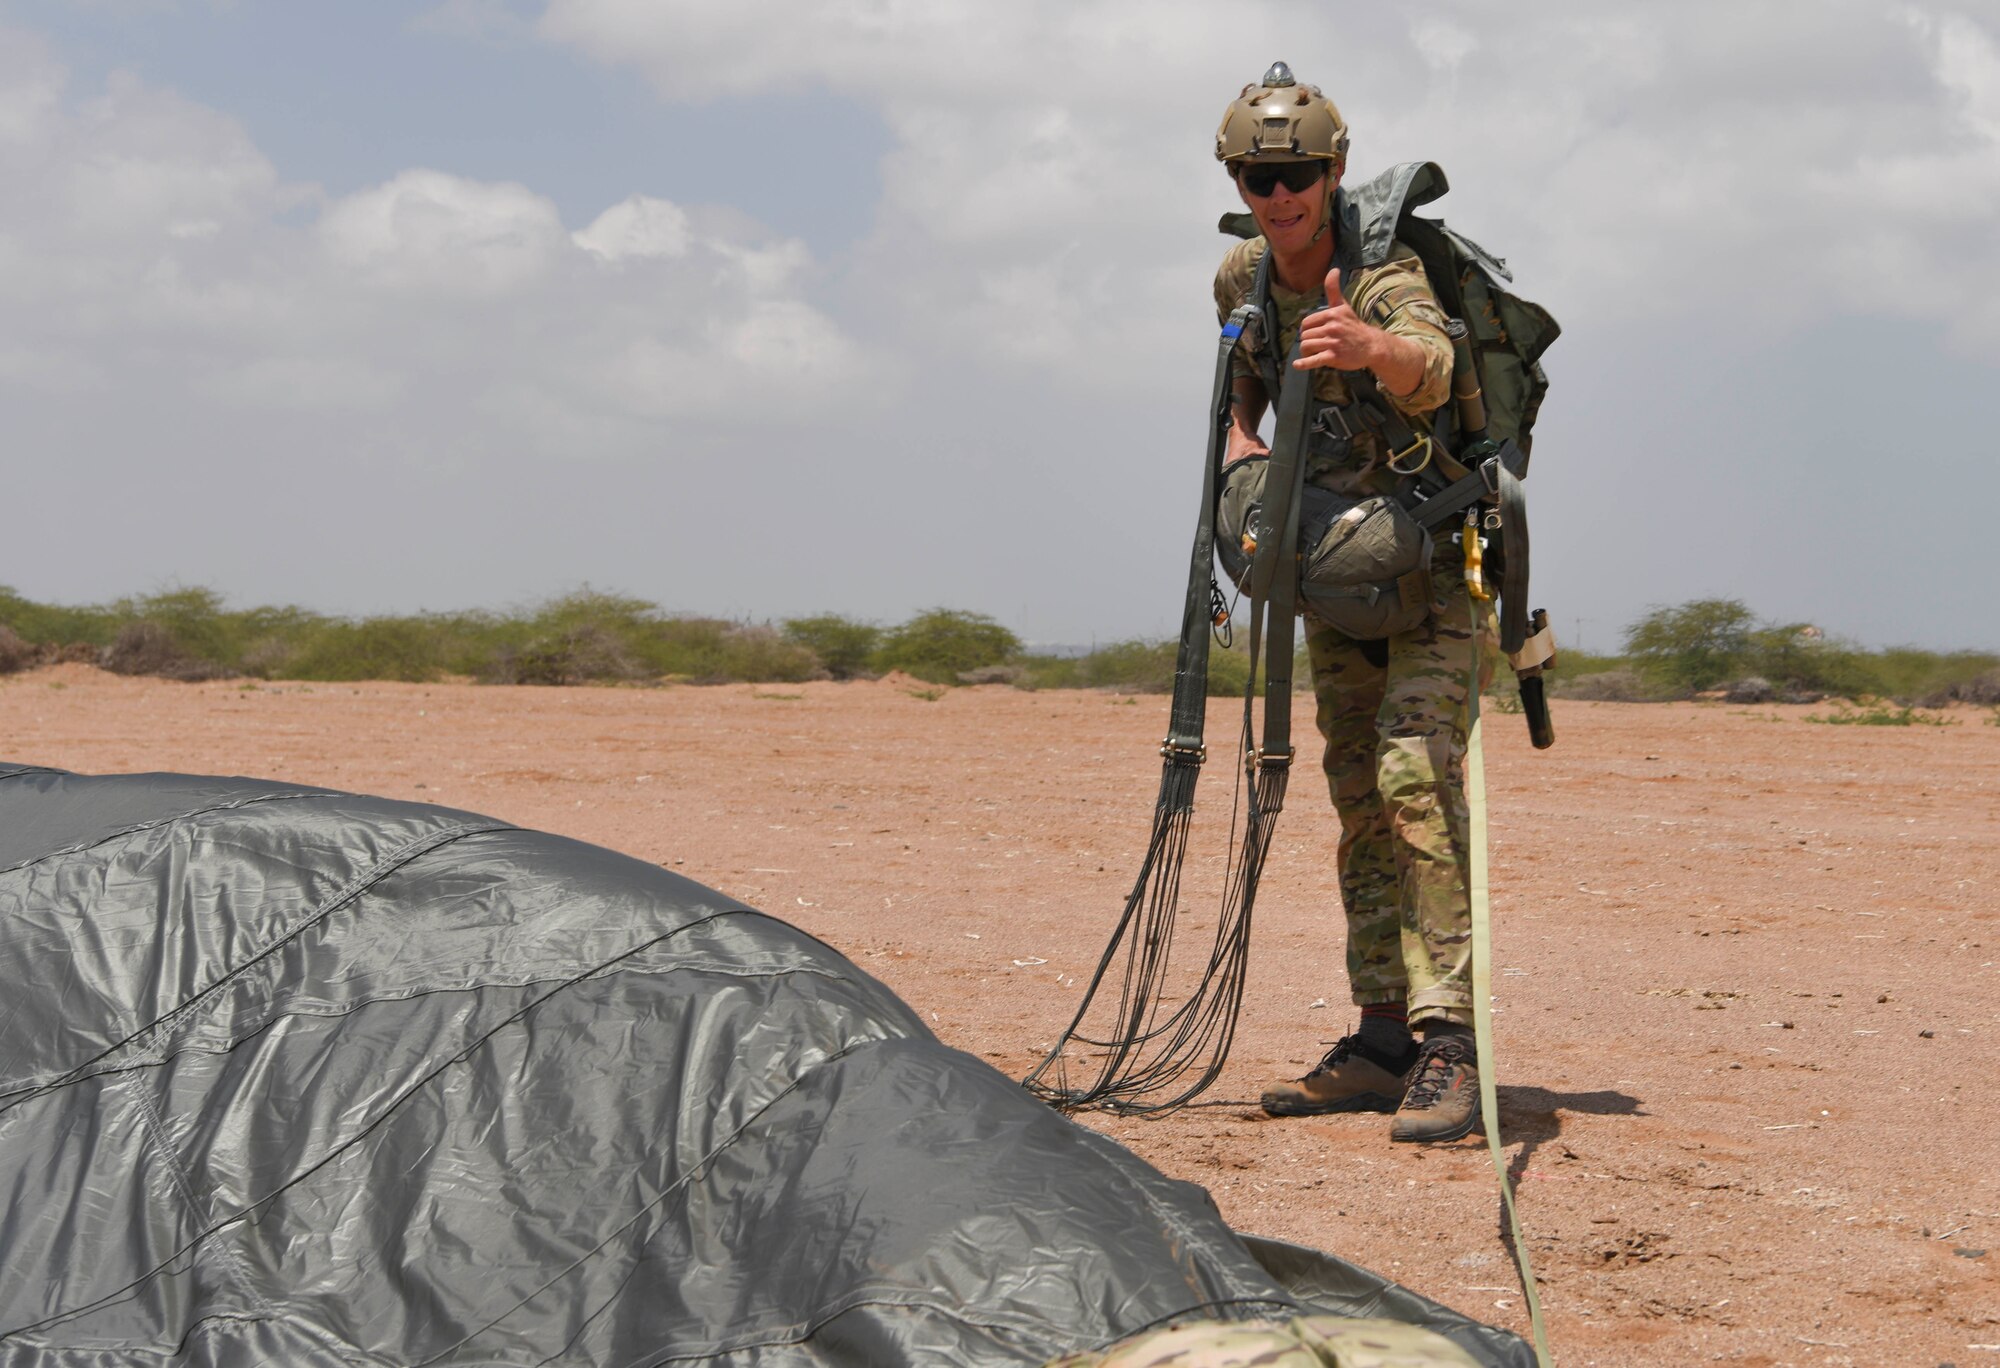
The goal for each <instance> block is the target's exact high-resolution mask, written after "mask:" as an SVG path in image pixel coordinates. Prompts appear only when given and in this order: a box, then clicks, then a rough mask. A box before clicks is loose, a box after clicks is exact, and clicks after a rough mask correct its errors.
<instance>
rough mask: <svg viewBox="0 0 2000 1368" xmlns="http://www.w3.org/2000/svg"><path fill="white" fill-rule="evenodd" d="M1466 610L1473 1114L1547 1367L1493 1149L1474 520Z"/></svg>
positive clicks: (1537, 1311)
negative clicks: (1475, 1071) (1481, 1128)
mask: <svg viewBox="0 0 2000 1368" xmlns="http://www.w3.org/2000/svg"><path fill="white" fill-rule="evenodd" d="M1464 537H1465V588H1466V605H1467V608H1468V609H1469V611H1470V615H1471V623H1470V625H1471V627H1472V669H1471V674H1470V677H1469V678H1468V679H1467V680H1466V699H1467V702H1466V707H1467V720H1466V736H1465V807H1466V812H1467V815H1468V818H1469V821H1468V825H1469V826H1470V828H1471V830H1470V831H1469V832H1468V833H1467V840H1466V845H1467V846H1468V847H1469V851H1468V853H1469V855H1470V859H1469V860H1468V861H1467V863H1468V864H1469V865H1470V866H1471V867H1470V869H1469V870H1468V874H1469V876H1470V877H1469V878H1468V880H1467V882H1468V884H1469V888H1468V889H1467V891H1468V892H1469V893H1470V894H1471V902H1472V1037H1473V1047H1474V1049H1475V1050H1476V1051H1477V1055H1478V1060H1479V1114H1480V1117H1481V1119H1482V1120H1483V1121H1484V1123H1485V1129H1486V1149H1487V1152H1488V1153H1489V1154H1491V1155H1492V1156H1493V1173H1494V1175H1495V1176H1496V1177H1497V1178H1498V1179H1499V1180H1500V1201H1501V1204H1502V1205H1503V1206H1505V1207H1506V1208H1507V1232H1508V1234H1509V1235H1510V1236H1511V1237H1512V1238H1513V1242H1514V1262H1515V1264H1516V1265H1517V1266H1518V1268H1519V1269H1520V1273H1521V1292H1522V1295H1523V1296H1524V1297H1525V1299H1526V1300H1527V1303H1528V1327H1529V1329H1530V1330H1531V1331H1532V1332H1533V1334H1534V1339H1535V1362H1536V1363H1538V1364H1540V1365H1541V1368H1549V1364H1550V1363H1551V1359H1550V1357H1549V1335H1548V1329H1547V1327H1545V1326H1544V1325H1543V1324H1542V1299H1541V1296H1540V1294H1539V1292H1538V1290H1537V1287H1536V1284H1535V1270H1534V1269H1533V1268H1532V1267H1531V1266H1530V1265H1529V1262H1528V1241H1527V1238H1526V1237H1525V1236H1524V1235H1523V1234H1522V1233H1521V1217H1520V1213H1519V1212H1517V1211H1516V1210H1515V1209H1514V1185H1513V1184H1512V1183H1511V1182H1509V1181H1508V1180H1507V1152H1506V1151H1505V1150H1503V1149H1501V1147H1500V1101H1499V1086H1498V1084H1497V1083H1496V1082H1495V1080H1494V1075H1493V906H1492V899H1491V895H1490V892H1489V890H1488V874H1487V852H1486V748H1485V744H1484V742H1483V740H1482V739H1481V735H1480V733H1481V731H1482V727H1481V725H1480V718H1479V605H1480V604H1482V603H1489V602H1491V601H1492V598H1493V594H1492V591H1490V590H1489V589H1488V588H1487V587H1486V584H1485V579H1484V576H1483V574H1482V572H1481V571H1482V565H1481V559H1482V558H1481V555H1480V550H1481V548H1480V544H1479V526H1478V515H1477V511H1476V506H1475V510H1474V512H1472V513H1469V514H1468V515H1467V519H1466V526H1465V533H1464Z"/></svg>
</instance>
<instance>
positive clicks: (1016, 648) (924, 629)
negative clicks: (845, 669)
mask: <svg viewBox="0 0 2000 1368" xmlns="http://www.w3.org/2000/svg"><path fill="white" fill-rule="evenodd" d="M1020 650H1021V639H1020V638H1019V637H1017V636H1015V635H1014V634H1013V633H1012V632H1010V631H1008V630H1007V629H1006V628H1005V627H1002V626H1001V625H1000V624H999V623H997V622H995V621H994V620H993V619H992V618H990V617H987V616H986V615H985V614H984V613H963V612H959V611H957V610H956V609H951V608H932V609H930V610H928V611H926V612H922V613H919V614H917V615H916V616H915V617H913V618H911V619H910V620H909V621H908V622H906V623H904V624H903V625H902V626H900V627H892V628H890V629H889V630H888V631H887V632H886V633H884V634H883V637H882V644H881V645H880V646H879V647H877V648H876V651H875V659H874V664H875V667H876V668H877V669H881V670H901V671H903V672H904V673H905V674H911V675H915V676H916V677H917V678H918V679H922V680H925V681H927V682H929V683H932V684H956V683H957V682H958V677H959V676H960V675H961V674H964V673H966V672H967V671H970V670H977V669H980V668H982V667H984V666H987V665H1002V664H1005V663H1006V662H1007V661H1008V660H1009V659H1010V658H1012V657H1013V656H1015V655H1018V654H1019V653H1020Z"/></svg>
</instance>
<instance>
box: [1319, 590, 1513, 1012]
mask: <svg viewBox="0 0 2000 1368" xmlns="http://www.w3.org/2000/svg"><path fill="white" fill-rule="evenodd" d="M1435 573H1436V576H1437V583H1438V585H1439V593H1438V601H1437V604H1436V611H1434V612H1433V613H1432V614H1431V617H1430V618H1429V620H1427V621H1426V622H1425V623H1424V625H1423V626H1421V627H1418V628H1417V629H1415V630H1414V631H1410V632H1405V633H1403V634H1402V635H1401V636H1395V637H1390V638H1389V639H1388V640H1387V641H1384V642H1374V643H1369V644H1368V646H1365V647H1364V646H1363V645H1362V643H1360V642H1356V641H1352V640H1349V639H1348V638H1346V637H1344V636H1342V635H1340V634H1339V633H1338V632H1335V631H1334V630H1332V629H1331V628H1329V627H1325V626H1323V625H1320V624H1317V623H1315V622H1313V621H1312V620H1311V619H1307V635H1306V651H1307V654H1308V655H1309V656H1310V657H1311V660H1312V674H1313V693H1314V696H1315V697H1316V699H1317V701H1318V722H1319V731H1320V735H1321V736H1323V737H1325V738H1326V753H1325V757H1324V759H1323V761H1322V763H1323V765H1324V767H1325V769H1326V782H1327V787H1328V789H1329V790H1330V791H1331V792H1332V795H1333V806H1334V810H1335V811H1336V812H1338V813H1339V814H1340V900H1341V904H1342V906H1343V907H1344V908H1345V909H1346V912H1347V977H1348V982H1349V985H1350V987H1351V989H1352V991H1353V994H1354V1001H1355V1002H1356V1003H1357V1004H1359V1005H1361V1006H1368V1005H1370V1004H1373V1003H1381V1002H1403V1003H1405V1004H1406V1005H1407V1006H1408V1008H1409V1012H1410V1019H1411V1021H1412V1022H1418V1021H1424V1020H1439V1021H1452V1022H1457V1023H1459V1024H1461V1025H1466V1026H1469V1025H1471V1024H1472V902H1471V895H1470V892H1469V885H1468V876H1469V856H1468V853H1467V840H1468V836H1469V827H1470V821H1469V819H1468V817H1467V814H1466V806H1465V739H1466V731H1467V726H1468V720H1469V712H1468V708H1467V702H1468V700H1467V698H1466V678H1467V675H1468V673H1469V671H1470V669H1471V666H1472V661H1473V656H1474V653H1475V652H1479V653H1480V656H1481V658H1482V668H1481V671H1480V679H1481V683H1482V684H1484V682H1485V681H1486V679H1487V677H1488V675H1489V674H1490V663H1489V662H1490V659H1491V647H1490V643H1491V641H1492V638H1493V636H1494V633H1495V628H1494V624H1493V615H1492V612H1491V610H1490V608H1489V607H1488V606H1487V605H1485V604H1481V605H1480V610H1479V617H1478V621H1479V631H1478V634H1477V637H1475V634H1474V631H1473V614H1472V612H1471V608H1470V599H1469V596H1468V595H1467V594H1466V591H1465V583H1464V580H1463V578H1462V576H1461V575H1459V574H1458V573H1456V572H1455V569H1454V568H1453V567H1452V566H1451V565H1450V563H1449V562H1448V561H1447V560H1446V558H1445V557H1444V556H1442V555H1440V557H1439V559H1438V563H1437V567H1436V570H1435ZM1371 654H1373V655H1374V657H1375V658H1374V659H1373V660H1371V659H1370V658H1369V656H1370V655H1371ZM1385 657H1386V659H1385ZM1378 662H1379V663H1378Z"/></svg>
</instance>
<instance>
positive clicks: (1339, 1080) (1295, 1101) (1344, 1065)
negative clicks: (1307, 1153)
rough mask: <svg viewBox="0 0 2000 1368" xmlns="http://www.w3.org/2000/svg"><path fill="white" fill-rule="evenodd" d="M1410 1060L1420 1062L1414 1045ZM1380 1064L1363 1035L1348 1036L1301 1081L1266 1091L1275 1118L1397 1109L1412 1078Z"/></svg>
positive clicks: (1266, 1104) (1266, 1101) (1268, 1108)
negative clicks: (1417, 1059) (1408, 1081)
mask: <svg viewBox="0 0 2000 1368" xmlns="http://www.w3.org/2000/svg"><path fill="white" fill-rule="evenodd" d="M1410 1058H1411V1059H1412V1060H1414V1059H1415V1058H1416V1050H1415V1047H1414V1045H1413V1046H1412V1048H1411V1051H1410ZM1394 1062H1395V1061H1391V1064H1390V1065H1384V1064H1382V1063H1381V1062H1379V1059H1378V1056H1376V1054H1375V1053H1374V1051H1372V1050H1371V1049H1369V1048H1368V1046H1367V1045H1365V1044H1364V1043H1363V1042H1362V1040H1361V1037H1360V1036H1358V1035H1350V1036H1342V1037H1341V1038H1340V1040H1339V1042H1338V1043H1337V1044H1336V1045H1335V1046H1334V1047H1333V1048H1332V1049H1331V1050H1328V1051H1327V1052H1326V1058H1324V1059H1322V1060H1320V1062H1319V1064H1318V1066H1317V1067H1315V1068H1314V1069H1313V1071H1312V1072H1311V1073H1309V1074H1307V1075H1306V1076H1305V1077H1304V1078H1301V1079H1298V1080H1297V1081H1295V1082H1290V1083H1279V1084H1277V1085H1276V1086H1275V1087H1271V1088H1267V1089H1265V1090H1264V1110H1265V1112H1267V1113H1268V1114H1270V1115H1272V1116H1322V1115H1324V1114H1326V1113H1328V1112H1359V1111H1378V1112H1390V1111H1394V1110H1396V1103H1397V1101H1398V1100H1399V1099H1400V1098H1401V1097H1402V1095H1403V1080H1404V1078H1405V1077H1406V1074H1405V1072H1404V1071H1402V1070H1398V1069H1396V1068H1394V1067H1392V1066H1393V1064H1394Z"/></svg>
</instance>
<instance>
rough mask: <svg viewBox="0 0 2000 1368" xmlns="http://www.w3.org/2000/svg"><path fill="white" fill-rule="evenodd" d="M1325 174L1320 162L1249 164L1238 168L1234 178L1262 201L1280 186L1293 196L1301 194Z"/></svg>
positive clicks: (1324, 167)
mask: <svg viewBox="0 0 2000 1368" xmlns="http://www.w3.org/2000/svg"><path fill="white" fill-rule="evenodd" d="M1325 174H1326V163H1325V162H1322V161H1295V162H1251V163H1249V164H1247V165H1245V166H1243V167H1241V168H1239V169H1238V171H1237V173H1236V177H1237V179H1238V180H1240V181H1242V182H1243V188H1244V189H1245V190H1248V191H1249V192H1250V193H1251V194H1253V195H1255V196H1256V197H1257V198H1258V199H1263V198H1264V197H1265V196H1266V195H1268V194H1270V193H1271V192H1272V191H1273V190H1275V189H1277V188H1278V186H1279V185H1281V184H1282V185H1283V186H1284V187H1285V188H1286V189H1287V190H1289V191H1291V192H1292V193H1293V194H1294V195H1297V194H1301V193H1303V192H1304V191H1306V190H1309V189H1311V188H1312V187H1313V186H1315V185H1317V184H1318V183H1319V179H1320V177H1322V176H1324V175H1325Z"/></svg>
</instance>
